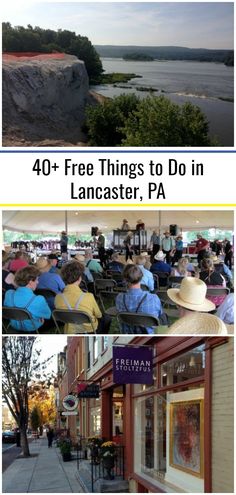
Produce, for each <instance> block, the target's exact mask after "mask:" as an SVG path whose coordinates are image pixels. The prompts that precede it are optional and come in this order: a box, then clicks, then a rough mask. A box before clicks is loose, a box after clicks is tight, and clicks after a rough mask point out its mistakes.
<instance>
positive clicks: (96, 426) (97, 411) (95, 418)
mask: <svg viewBox="0 0 236 495" xmlns="http://www.w3.org/2000/svg"><path fill="white" fill-rule="evenodd" d="M100 402H101V401H100V399H91V401H90V408H89V418H90V419H89V421H90V425H89V426H90V428H89V432H90V433H89V434H90V436H92V435H95V436H99V435H100V434H101V403H100Z"/></svg>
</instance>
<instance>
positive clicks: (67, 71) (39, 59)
mask: <svg viewBox="0 0 236 495" xmlns="http://www.w3.org/2000/svg"><path fill="white" fill-rule="evenodd" d="M2 89H3V99H2V102H3V145H5V146H9V142H11V140H13V141H14V135H15V137H16V141H17V142H18V144H16V145H19V143H22V144H20V145H21V146H24V145H25V144H24V142H31V141H34V142H37V141H41V140H45V139H50V140H65V141H67V142H70V143H78V142H79V141H81V140H82V141H83V133H82V131H81V126H82V124H83V122H84V117H85V105H86V103H87V102H88V100H89V98H90V96H89V80H88V75H87V71H86V68H85V65H84V62H82V61H81V60H78V59H77V57H75V56H72V55H65V54H50V55H47V54H42V55H36V56H32V55H31V56H21V57H18V56H17V57H16V56H14V55H4V56H3V77H2ZM13 145H14V144H12V146H13Z"/></svg>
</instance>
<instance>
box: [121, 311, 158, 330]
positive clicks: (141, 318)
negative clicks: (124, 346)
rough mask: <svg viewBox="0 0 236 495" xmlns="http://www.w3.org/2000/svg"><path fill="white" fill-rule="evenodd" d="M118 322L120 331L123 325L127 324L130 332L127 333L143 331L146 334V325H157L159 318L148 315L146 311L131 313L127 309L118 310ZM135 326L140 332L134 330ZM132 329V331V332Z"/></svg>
mask: <svg viewBox="0 0 236 495" xmlns="http://www.w3.org/2000/svg"><path fill="white" fill-rule="evenodd" d="M117 319H118V322H119V324H120V329H121V331H122V330H123V325H127V326H128V327H129V329H130V330H131V331H130V332H127V333H131V334H132V333H144V334H147V333H148V332H147V327H157V326H159V320H158V318H157V317H156V316H152V315H149V314H148V313H131V312H127V311H120V312H119V313H118V315H117ZM135 327H138V328H140V329H141V330H142V332H135ZM132 330H134V332H132Z"/></svg>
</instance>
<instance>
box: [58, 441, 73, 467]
mask: <svg viewBox="0 0 236 495" xmlns="http://www.w3.org/2000/svg"><path fill="white" fill-rule="evenodd" d="M59 447H60V451H61V455H62V459H63V461H64V462H68V461H70V460H71V441H70V439H69V438H64V439H63V441H61V442H60V444H59Z"/></svg>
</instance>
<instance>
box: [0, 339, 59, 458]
mask: <svg viewBox="0 0 236 495" xmlns="http://www.w3.org/2000/svg"><path fill="white" fill-rule="evenodd" d="M36 340H37V339H36V338H35V337H28V336H24V337H4V338H3V343H2V393H3V399H4V400H5V402H6V404H7V406H8V408H9V410H10V412H11V414H12V416H13V418H14V419H15V421H16V423H17V425H18V428H19V430H20V435H21V447H22V451H23V455H24V456H25V457H29V456H30V451H29V445H28V439H27V429H28V421H29V396H30V395H31V394H32V388H31V380H32V379H35V377H37V376H41V377H43V374H44V375H46V363H47V362H48V361H49V360H50V358H49V359H47V360H46V361H44V362H41V361H40V351H39V350H37V349H36V348H35V347H34V344H35V342H36ZM37 373H40V375H37Z"/></svg>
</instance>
